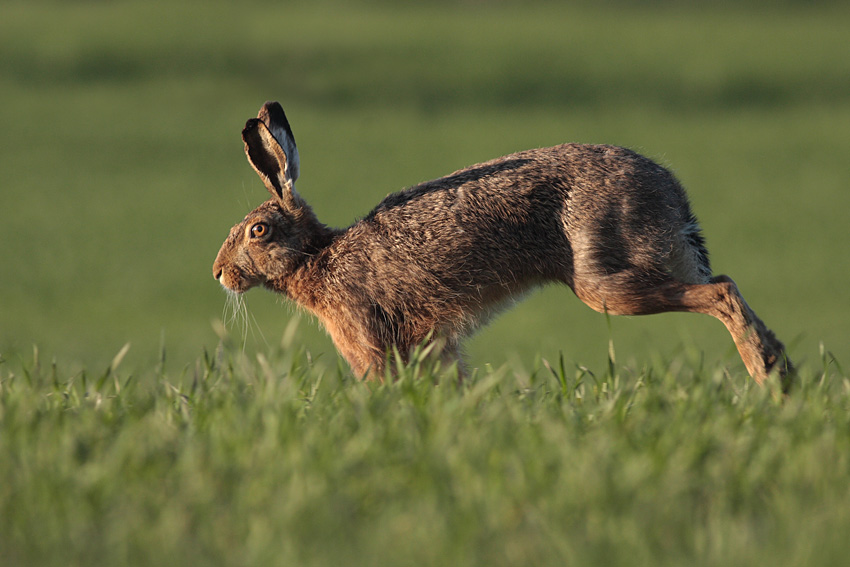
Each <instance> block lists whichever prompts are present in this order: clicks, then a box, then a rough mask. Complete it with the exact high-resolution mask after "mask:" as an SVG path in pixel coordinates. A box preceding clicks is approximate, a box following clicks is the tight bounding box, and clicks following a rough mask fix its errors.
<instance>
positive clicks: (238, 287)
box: [216, 270, 258, 294]
mask: <svg viewBox="0 0 850 567" xmlns="http://www.w3.org/2000/svg"><path fill="white" fill-rule="evenodd" d="M217 275H218V277H217V278H216V279H217V280H218V283H220V284H221V287H223V288H224V289H225V290H227V291H228V292H230V293H235V294H242V293H245V292H246V291H248V290H249V289H251V288H252V287H255V286H256V285H257V284H258V282H253V281H251V280H250V279H248V278H246V277H244V276H243V275H242V274H239V273H234V272H232V271H229V270H223V271H222V272H221V273H219V274H217Z"/></svg>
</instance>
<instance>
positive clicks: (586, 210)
mask: <svg viewBox="0 0 850 567" xmlns="http://www.w3.org/2000/svg"><path fill="white" fill-rule="evenodd" d="M686 212H689V210H688V205H687V198H686V196H685V194H684V191H683V190H682V188H681V186H680V185H679V183H678V182H677V181H676V179H675V178H674V177H673V175H672V174H671V173H670V172H669V171H667V170H666V169H665V168H663V167H661V166H660V165H658V164H656V163H655V162H653V161H652V160H650V159H649V158H646V157H644V156H642V155H640V154H638V153H636V152H634V151H632V150H629V149H626V148H621V147H618V146H608V145H585V144H562V145H559V146H553V147H549V148H539V149H534V150H527V151H523V152H518V153H515V154H510V155H507V156H504V157H501V158H497V159H494V160H491V161H488V162H484V163H479V164H476V165H473V166H470V167H467V168H464V169H461V170H458V171H455V172H454V173H452V174H450V175H447V176H445V177H441V178H439V179H435V180H433V181H428V182H425V183H421V184H419V185H415V186H413V187H409V188H407V189H405V190H403V191H400V192H398V193H394V194H391V195H389V196H387V197H386V198H385V199H384V200H383V201H382V202H381V203H380V204H378V206H377V207H375V209H374V210H373V211H372V212H371V213H369V215H367V216H366V217H365V219H364V221H366V222H378V223H386V224H387V225H390V226H398V227H401V226H402V225H404V224H406V223H413V224H414V225H418V224H420V223H430V224H432V226H433V223H435V222H437V221H439V222H440V223H443V224H446V223H449V224H457V223H460V224H461V225H462V224H465V223H487V222H513V223H517V224H519V225H524V224H527V223H529V222H535V221H541V219H540V217H539V215H543V216H546V217H552V216H558V217H559V218H560V219H561V220H562V221H563V222H564V225H565V226H566V227H567V230H571V229H572V230H579V229H581V228H582V227H583V225H584V224H586V223H591V224H594V223H595V224H598V223H599V222H610V220H611V218H612V215H614V216H617V217H621V216H622V215H623V214H626V215H633V218H627V219H624V220H625V221H627V224H637V225H642V226H645V227H646V228H647V229H650V230H651V229H652V227H653V226H654V225H656V224H657V225H659V226H661V227H665V229H669V227H670V222H675V221H678V220H679V219H681V218H683V213H686ZM685 216H686V215H685ZM458 228H460V227H458Z"/></svg>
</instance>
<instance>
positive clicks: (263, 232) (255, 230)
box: [251, 222, 269, 238]
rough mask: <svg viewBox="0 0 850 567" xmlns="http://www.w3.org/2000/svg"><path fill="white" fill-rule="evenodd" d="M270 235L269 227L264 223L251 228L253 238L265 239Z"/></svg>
mask: <svg viewBox="0 0 850 567" xmlns="http://www.w3.org/2000/svg"><path fill="white" fill-rule="evenodd" d="M268 233H269V225H267V224H266V223H264V222H258V223H257V224H255V225H254V226H252V227H251V238H263V237H264V236H267V235H268Z"/></svg>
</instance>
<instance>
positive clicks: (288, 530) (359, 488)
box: [0, 345, 850, 566]
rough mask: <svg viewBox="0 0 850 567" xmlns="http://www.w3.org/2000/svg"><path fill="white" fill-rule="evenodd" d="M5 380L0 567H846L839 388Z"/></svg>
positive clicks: (421, 368)
mask: <svg viewBox="0 0 850 567" xmlns="http://www.w3.org/2000/svg"><path fill="white" fill-rule="evenodd" d="M121 356H122V353H119V356H118V357H116V361H114V362H113V364H111V365H110V367H109V368H107V369H105V371H104V372H102V373H78V374H74V375H68V374H67V373H65V371H64V370H63V369H62V368H61V367H57V366H56V365H53V364H50V363H49V362H47V361H44V360H41V359H40V358H39V355H38V353H36V354H35V356H34V357H33V358H31V359H30V358H28V359H27V360H25V361H21V362H12V361H5V362H4V364H3V365H2V366H0V372H2V374H0V377H2V379H0V431H2V435H1V436H0V453H2V454H3V455H4V458H3V459H2V460H0V476H2V478H3V479H4V482H3V483H2V485H0V561H2V562H3V564H5V565H42V566H49V565H183V564H205V565H339V564H346V565H374V564H387V565H449V564H451V565H563V564H573V563H577V564H593V565H595V564H606V565H635V564H639V565H682V564H687V565H764V564H772V565H778V566H781V565H789V566H790V565H807V564H808V565H814V564H817V565H843V564H845V563H846V557H847V554H848V553H850V546H848V543H847V541H846V538H845V537H844V536H843V534H846V533H847V530H848V529H850V485H849V484H848V483H847V478H848V475H850V379H848V378H847V377H846V376H845V375H843V373H842V372H841V371H840V370H839V369H838V368H837V367H836V366H835V365H834V364H831V363H830V361H829V359H828V358H826V359H825V361H824V366H823V369H822V371H821V372H818V373H816V374H807V375H804V376H802V377H801V383H800V384H799V386H798V389H797V390H796V391H795V392H794V394H793V395H792V396H791V397H789V398H787V399H783V397H782V396H781V395H780V393H779V392H778V390H777V389H776V388H774V387H773V386H772V385H771V386H769V387H765V388H759V387H756V386H754V385H753V384H752V383H751V382H749V381H745V380H743V379H742V378H740V377H738V378H733V377H730V376H728V375H727V374H726V373H724V372H723V371H722V370H720V369H703V370H699V369H696V368H694V367H692V366H690V365H689V364H688V363H687V362H686V361H685V360H684V357H679V358H676V359H673V360H671V361H669V362H668V363H667V364H658V365H652V366H647V367H644V368H642V369H640V370H635V369H629V368H627V367H620V366H618V365H616V364H612V366H611V368H612V370H613V373H611V374H607V373H606V374H604V375H594V374H592V373H590V372H589V371H588V370H587V369H583V368H572V367H570V366H569V364H565V363H564V361H563V360H561V361H560V363H559V362H558V361H552V364H549V363H546V364H544V365H542V366H541V367H540V368H538V369H537V370H536V371H535V372H534V373H533V374H531V375H523V374H518V373H515V372H512V371H511V370H510V369H509V368H507V367H506V368H501V369H498V370H495V371H492V370H488V371H485V372H482V373H481V374H479V375H478V376H477V377H476V378H475V379H473V380H468V381H466V382H465V383H464V384H463V385H460V386H459V385H458V384H457V383H456V382H455V381H454V380H453V379H452V377H451V373H448V374H445V373H437V374H435V373H433V372H432V368H431V366H430V365H429V363H428V360H427V359H422V360H415V361H414V362H413V364H412V365H411V366H410V367H408V368H406V369H405V370H404V371H403V372H402V373H401V375H400V378H399V379H398V381H396V382H394V383H386V384H376V383H361V382H357V381H355V380H353V379H352V378H351V377H350V376H349V375H348V374H347V373H345V372H340V371H338V370H337V369H324V370H321V369H319V368H317V367H316V366H315V365H314V364H313V363H312V362H311V361H310V359H309V356H308V354H307V353H306V352H305V351H303V349H299V348H298V347H297V346H293V345H287V346H284V347H281V348H278V349H272V350H271V351H269V352H267V353H265V354H260V355H257V356H256V357H255V358H251V357H246V356H245V355H243V354H241V353H240V352H233V350H232V349H231V348H226V347H219V349H218V350H216V352H214V353H210V354H208V355H205V356H204V357H202V358H201V359H199V360H198V361H197V363H196V364H195V365H194V366H193V367H190V368H186V369H182V370H178V371H176V372H175V371H173V370H172V369H170V368H169V367H168V365H167V364H162V365H160V366H159V367H157V368H151V369H148V370H147V372H146V375H138V376H137V375H132V374H129V373H126V372H124V371H122V370H121V367H120V357H121Z"/></svg>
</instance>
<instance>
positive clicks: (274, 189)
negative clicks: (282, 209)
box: [242, 103, 298, 206]
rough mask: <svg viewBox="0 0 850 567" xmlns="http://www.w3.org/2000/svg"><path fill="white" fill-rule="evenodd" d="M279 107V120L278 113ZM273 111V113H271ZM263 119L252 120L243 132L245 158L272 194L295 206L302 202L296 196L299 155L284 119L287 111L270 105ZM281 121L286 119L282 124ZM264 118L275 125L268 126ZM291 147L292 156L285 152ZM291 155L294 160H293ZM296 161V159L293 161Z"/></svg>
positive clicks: (267, 106)
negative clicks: (246, 157) (277, 134)
mask: <svg viewBox="0 0 850 567" xmlns="http://www.w3.org/2000/svg"><path fill="white" fill-rule="evenodd" d="M274 106H277V109H278V110H279V113H280V114H279V116H278V115H277V111H276V110H275V109H274ZM269 110H271V112H269ZM264 115H265V116H264ZM260 116H261V118H252V119H251V120H249V121H248V122H247V123H246V124H245V128H243V130H242V140H243V141H244V142H245V155H246V156H248V161H249V162H250V163H251V166H252V167H253V168H254V170H255V171H256V172H257V174H258V175H259V176H260V179H262V180H263V183H264V184H265V186H266V188H267V189H268V190H269V192H270V193H271V194H272V195H273V196H274V197H276V198H277V199H278V200H280V201H281V203H283V204H284V205H287V206H295V205H296V201H297V199H298V197H297V193H295V179H296V178H297V177H298V151H297V149H296V148H295V139H294V138H293V137H292V131H291V130H290V129H289V124H288V122H287V121H286V116H285V115H283V109H282V108H280V105H278V104H277V103H273V104H270V103H266V105H264V106H263V109H262V110H260ZM279 117H283V120H282V122H281V121H280V120H279ZM262 118H266V119H267V120H269V122H271V124H272V126H270V125H268V124H267V123H266V122H265V121H264V120H263V119H262ZM270 128H274V130H276V131H277V132H278V133H279V135H281V137H283V138H284V141H282V142H281V141H279V140H278V139H277V138H276V137H275V135H274V134H273V133H272V130H271V129H270ZM287 146H289V147H290V148H291V149H290V152H289V153H287V151H286V150H285V148H286V147H287ZM290 153H291V154H292V156H290ZM293 158H294V159H293Z"/></svg>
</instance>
